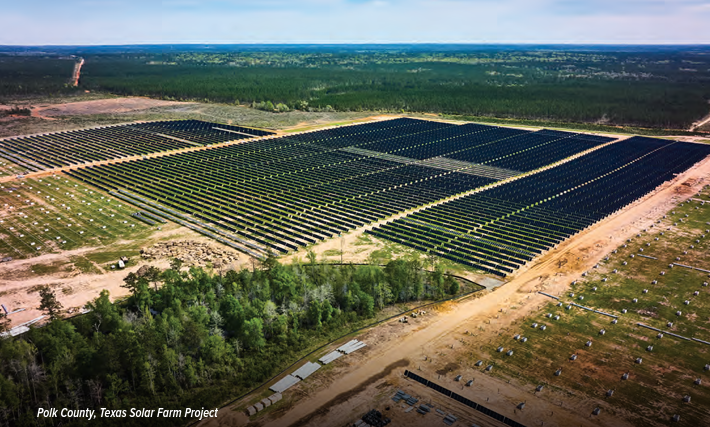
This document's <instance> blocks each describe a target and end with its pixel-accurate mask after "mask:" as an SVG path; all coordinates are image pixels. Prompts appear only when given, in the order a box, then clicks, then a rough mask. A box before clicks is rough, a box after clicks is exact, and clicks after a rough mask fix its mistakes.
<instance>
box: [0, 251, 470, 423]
mask: <svg viewBox="0 0 710 427" xmlns="http://www.w3.org/2000/svg"><path fill="white" fill-rule="evenodd" d="M309 260H310V261H309V262H308V263H306V264H293V265H281V264H280V263H279V262H278V261H277V260H276V259H275V258H274V257H269V258H267V259H266V260H265V261H263V263H262V264H261V266H260V267H259V268H257V269H255V270H254V271H249V270H241V271H228V272H226V273H225V274H216V273H214V272H212V271H210V270H205V269H201V268H194V267H193V268H190V269H185V268H181V265H180V264H181V263H180V262H179V261H178V260H175V261H173V263H172V265H171V268H170V269H167V270H165V271H160V270H158V269H157V268H154V267H153V268H150V269H147V271H143V272H142V273H141V274H140V275H137V274H134V273H130V274H129V275H128V276H127V277H126V279H125V287H127V288H128V289H129V290H130V297H129V298H127V299H126V300H124V301H122V302H121V303H117V304H112V303H111V302H110V300H109V294H108V292H107V291H104V292H102V293H101V295H100V296H99V297H98V298H96V299H95V300H94V301H93V302H91V303H90V304H88V305H87V308H89V309H90V310H91V311H90V312H89V313H87V314H84V315H81V316H78V317H75V318H72V319H62V318H61V317H60V316H59V315H58V313H59V312H60V311H59V309H60V307H59V305H58V303H57V301H56V298H55V296H54V294H53V292H52V290H51V289H50V288H48V287H44V288H42V289H41V290H40V294H41V296H42V306H41V307H42V308H43V309H45V310H46V312H47V313H48V314H49V315H50V316H51V318H52V320H51V321H50V322H49V323H47V324H46V325H44V326H43V327H41V328H32V329H31V330H30V331H29V332H28V333H26V334H24V335H22V336H18V337H15V338H0V402H2V403H1V404H0V425H12V426H57V425H60V423H61V425H62V426H69V425H84V424H88V422H86V420H83V419H78V418H77V419H61V418H44V417H39V418H38V417H37V410H38V408H69V409H85V408H89V409H96V410H97V412H98V410H99V409H100V408H107V409H111V410H121V409H127V410H129V409H130V408H134V407H135V408H148V409H150V408H158V407H162V408H168V409H184V408H186V407H189V408H201V407H204V408H210V409H213V408H216V407H219V406H220V404H221V403H223V402H225V401H226V400H228V399H229V398H232V397H235V396H237V395H239V394H241V393H243V392H245V391H248V390H250V389H251V388H252V387H254V386H256V385H258V384H260V383H262V382H263V381H265V380H266V379H268V378H270V377H271V376H273V375H274V374H276V373H278V372H280V370H282V369H283V368H284V367H286V366H288V365H289V364H290V363H292V362H294V361H295V360H296V359H298V357H300V356H302V355H303V354H305V353H307V352H308V351H310V350H312V349H314V348H316V347H318V346H319V345H321V344H324V343H327V342H329V341H330V340H332V339H334V338H337V337H339V336H341V335H343V334H345V333H348V332H350V331H352V330H354V329H357V328H359V327H361V326H362V325H364V324H367V323H369V322H371V320H367V319H371V318H373V317H374V316H376V313H377V312H378V311H379V310H381V309H383V308H385V307H386V306H387V305H390V304H406V303H408V302H411V301H417V300H420V299H430V300H436V299H441V298H443V297H445V296H448V295H455V294H458V293H459V292H463V291H464V289H460V287H459V286H460V285H459V282H458V281H457V280H455V279H453V278H452V277H451V276H449V275H447V274H445V273H444V272H443V271H442V269H441V268H440V267H435V269H434V270H433V271H426V270H423V269H422V265H421V263H420V261H418V260H394V261H390V262H389V263H388V264H387V265H386V266H384V267H380V266H376V265H358V266H353V265H344V266H331V265H322V264H316V263H315V256H314V255H312V254H311V256H310V258H309ZM415 305H416V303H410V307H412V306H415ZM0 320H2V319H0ZM185 421H186V420H182V419H174V418H152V419H151V420H150V423H151V425H155V426H158V425H180V424H182V423H184V422H185ZM94 422H95V421H94ZM144 424H145V419H141V418H116V419H110V418H107V419H101V420H100V424H99V425H122V426H123V425H144Z"/></svg>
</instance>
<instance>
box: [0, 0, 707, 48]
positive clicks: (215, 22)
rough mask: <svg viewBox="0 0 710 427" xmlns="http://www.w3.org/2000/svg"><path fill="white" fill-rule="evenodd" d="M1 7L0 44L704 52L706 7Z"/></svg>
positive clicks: (472, 1) (554, 0) (93, 1)
mask: <svg viewBox="0 0 710 427" xmlns="http://www.w3.org/2000/svg"><path fill="white" fill-rule="evenodd" d="M0 2H1V3H2V13H1V14H0V28H2V30H1V31H0V45H3V44H4V45H8V44H9V45H43V44H64V45H66V44H79V45H88V44H94V45H96V44H147V43H629V44H637V43H638V44H674V43H702V44H710V0H667V1H666V0H201V1H200V0H163V1H157V0H60V1H57V0H14V1H13V0H0Z"/></svg>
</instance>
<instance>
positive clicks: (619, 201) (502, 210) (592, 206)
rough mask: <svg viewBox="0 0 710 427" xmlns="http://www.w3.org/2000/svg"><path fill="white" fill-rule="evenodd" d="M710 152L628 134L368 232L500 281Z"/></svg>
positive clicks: (677, 143)
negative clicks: (593, 148)
mask: <svg viewBox="0 0 710 427" xmlns="http://www.w3.org/2000/svg"><path fill="white" fill-rule="evenodd" d="M709 154H710V146H707V145H702V144H693V143H684V142H676V141H668V140H661V139H652V138H644V137H633V138H630V139H627V140H624V141H620V142H616V143H614V144H611V145H608V146H606V147H603V148H600V149H599V150H596V151H594V152H592V153H589V154H587V155H585V156H583V157H580V158H577V159H575V160H572V161H569V162H567V163H564V164H562V165H560V166H557V167H554V168H551V169H547V170H545V171H543V172H539V173H537V174H534V175H531V176H528V177H525V178H521V179H519V180H516V181H513V182H510V183H508V184H506V185H502V186H498V187H496V188H493V189H490V190H487V191H484V192H481V193H477V194H472V195H468V196H466V197H462V198H460V199H457V200H453V201H450V202H447V203H443V204H440V205H438V206H435V207H433V208H429V209H425V210H422V211H420V212H417V213H415V214H412V215H409V216H407V217H404V218H400V219H397V220H395V221H392V222H389V223H387V224H385V225H383V226H381V227H378V228H375V229H373V230H372V231H369V233H371V234H373V235H375V236H378V237H383V238H386V239H388V240H391V241H394V242H397V243H401V244H403V245H406V246H409V247H412V248H415V249H419V250H422V251H426V252H428V253H431V254H434V255H438V256H441V257H444V258H447V259H451V260H453V261H456V262H460V263H463V264H467V265H470V266H472V267H475V268H478V269H481V270H483V271H486V272H489V273H493V274H496V275H499V276H505V275H506V274H508V273H511V272H512V271H514V270H515V269H517V268H519V267H520V266H521V265H523V264H525V263H527V262H528V261H530V260H532V259H533V258H534V257H535V256H537V255H538V254H540V253H542V252H543V251H545V250H548V249H550V248H553V247H554V246H555V245H557V244H558V243H560V242H562V241H563V240H565V239H567V238H569V237H570V236H572V235H573V234H575V233H577V232H579V231H581V230H583V229H585V228H587V227H589V226H590V225H592V224H594V223H596V222H597V221H599V220H601V219H603V218H605V217H606V216H608V215H610V214H612V213H614V212H617V211H618V210H620V209H622V208H624V207H625V206H627V205H628V204H630V203H632V202H634V201H635V200H637V199H639V198H640V197H642V196H644V195H645V194H647V193H649V192H650V191H652V190H653V189H655V188H656V187H657V186H659V185H660V184H662V183H663V182H665V181H668V180H670V179H672V178H673V176H674V174H677V173H681V172H683V171H685V170H687V169H688V168H690V167H691V166H692V165H694V164H695V163H697V162H698V161H700V160H702V159H703V158H705V157H706V156H707V155H709Z"/></svg>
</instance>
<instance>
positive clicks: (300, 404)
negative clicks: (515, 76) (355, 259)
mask: <svg viewBox="0 0 710 427" xmlns="http://www.w3.org/2000/svg"><path fill="white" fill-rule="evenodd" d="M709 178H710V158H707V159H705V160H704V161H703V162H701V163H699V164H697V165H696V166H694V167H693V168H692V169H690V170H688V171H686V172H685V173H683V174H682V175H680V176H679V177H677V178H676V179H675V180H674V181H672V182H670V183H666V184H663V185H662V186H661V187H659V189H657V190H656V191H655V192H654V193H652V194H650V195H647V196H646V197H644V198H643V199H641V200H639V201H637V202H636V203H634V204H633V205H632V206H630V207H629V208H627V209H626V210H624V211H622V212H621V213H619V214H616V215H614V216H611V217H609V218H607V219H606V220H604V221H602V222H600V223H598V224H596V225H595V226H593V227H591V228H589V229H587V230H585V231H583V232H581V233H579V234H578V235H576V236H573V237H572V238H571V239H569V240H567V241H565V242H563V243H562V244H560V245H559V247H558V248H557V249H554V250H552V251H550V252H548V253H546V254H544V255H543V256H541V257H540V258H538V259H536V260H534V261H533V263H531V264H530V266H529V267H527V268H524V269H521V271H519V272H518V273H517V274H516V275H515V276H514V277H512V279H511V281H510V282H509V283H508V284H506V285H504V286H503V287H501V288H498V289H496V290H495V291H494V292H491V293H489V294H487V295H485V296H484V297H482V298H479V299H470V300H465V301H463V302H461V303H459V304H456V305H455V306H454V307H453V308H452V310H451V311H449V312H448V313H444V314H440V315H438V316H436V317H433V319H432V320H431V323H430V324H429V325H428V326H426V327H422V328H420V329H418V330H416V331H412V332H411V333H410V334H408V335H406V336H403V337H400V338H398V339H393V340H390V341H385V342H379V343H376V344H373V345H371V346H370V348H369V351H368V352H367V353H366V356H367V357H365V358H363V359H362V360H360V361H359V363H357V364H350V367H349V369H348V370H347V371H345V372H343V373H342V374H340V375H339V376H338V377H337V380H334V381H331V382H330V384H327V385H324V386H323V387H320V388H319V389H318V390H314V391H313V392H312V393H310V394H308V395H307V396H304V397H303V398H301V399H298V401H297V402H296V403H295V404H294V405H293V406H292V407H291V408H290V409H289V410H287V411H285V412H282V413H279V416H278V418H275V419H270V418H268V419H265V420H261V421H260V422H259V425H264V426H270V427H271V426H274V427H288V426H294V425H297V426H301V425H314V426H336V425H345V424H346V423H348V422H352V421H354V420H355V419H356V418H357V417H358V416H360V415H362V414H361V413H360V414H359V415H358V413H354V412H352V406H353V405H352V404H349V403H348V402H349V401H350V400H349V401H348V402H338V404H337V405H336V406H335V407H333V408H328V402H330V401H331V399H332V398H333V397H334V396H338V395H341V394H342V393H346V392H347V391H348V390H351V389H353V388H356V387H358V385H360V384H362V383H365V382H367V381H368V379H370V378H372V377H373V376H376V375H378V373H380V372H381V371H382V370H383V368H384V367H387V366H389V365H391V364H393V363H396V362H398V361H400V360H402V359H403V358H406V359H408V360H409V361H410V362H411V363H410V365H409V368H410V369H416V368H417V365H418V364H419V363H421V361H422V360H423V359H424V356H425V355H427V356H430V357H433V358H434V359H435V362H434V363H438V366H443V364H445V363H446V362H447V361H449V360H454V359H455V358H456V352H455V350H454V351H451V350H449V349H450V346H451V345H454V346H455V347H456V344H455V343H456V342H457V337H458V336H459V335H457V334H463V332H464V331H465V330H468V329H471V330H474V328H475V327H476V326H477V325H484V324H485V325H487V329H486V331H485V332H484V333H479V334H478V335H477V337H476V338H475V341H478V342H481V344H484V343H487V342H488V341H489V339H492V338H494V337H497V336H498V334H499V333H500V332H501V331H502V330H503V329H504V328H508V327H510V326H511V325H512V324H514V323H515V322H517V321H519V320H520V319H522V318H523V317H525V316H526V315H528V314H530V313H531V312H533V311H535V310H536V309H537V307H538V306H539V305H540V304H543V303H544V302H546V299H545V297H543V296H542V295H539V294H537V293H536V292H537V291H539V290H544V291H546V292H549V293H552V294H557V293H559V292H562V291H564V290H565V289H566V288H567V287H568V286H569V283H570V282H571V281H572V280H574V279H575V278H577V277H579V276H580V275H581V273H583V272H584V271H586V270H587V269H590V268H591V267H592V266H593V265H594V264H596V263H597V262H598V261H599V260H601V259H602V258H603V257H604V255H605V254H607V253H608V252H609V251H611V250H612V249H613V248H615V247H617V246H619V245H620V244H622V243H623V242H624V240H625V239H627V238H628V237H630V236H631V235H633V234H635V233H637V232H638V231H640V230H641V229H643V228H646V227H648V226H650V225H651V224H652V223H653V222H654V221H655V220H656V219H657V218H659V217H661V216H662V215H663V213H664V212H665V211H667V210H668V209H670V208H671V207H672V206H674V205H675V204H677V203H678V202H680V201H681V200H684V199H687V198H689V197H691V196H692V194H694V193H695V192H697V191H698V190H699V189H700V188H702V186H703V185H704V184H707V183H708V182H709ZM562 260H566V263H565V264H564V265H562V266H561V267H560V261H562ZM511 305H516V306H517V309H516V310H511V311H508V310H506V308H507V307H510V306H511ZM501 308H503V313H501V312H500V310H501ZM387 327H388V326H387V325H383V326H379V327H377V328H375V329H373V333H376V332H375V331H378V330H381V329H382V328H387ZM363 340H364V341H366V342H367V338H365V339H363ZM424 343H426V346H424V347H423V344H424ZM441 359H443V360H441ZM402 372H403V368H400V369H395V370H393V372H392V373H391V374H389V375H388V376H387V380H388V381H390V382H396V381H397V379H396V378H397V377H401V374H402ZM430 379H436V378H430ZM309 380H310V379H309ZM307 381H308V380H307ZM481 385H483V387H482V388H480V389H479V391H480V396H479V397H478V398H479V401H480V398H483V400H484V402H482V403H485V397H484V396H485V395H486V394H489V395H490V394H491V390H493V389H495V388H498V389H500V391H499V393H500V394H503V395H504V396H507V398H501V399H499V401H500V402H498V403H495V402H491V403H490V404H489V406H490V407H491V408H492V409H494V410H497V411H499V412H501V413H503V414H504V415H506V416H511V417H513V416H514V413H513V409H514V406H511V405H510V402H514V401H516V400H517V401H523V400H526V399H529V398H530V395H529V393H527V392H522V391H520V389H519V388H517V387H515V386H514V385H509V384H507V383H504V382H503V381H500V380H498V379H495V378H493V377H487V381H485V382H484V381H482V382H481V383H479V387H480V386H481ZM367 390H368V389H366V390H365V391H363V393H367ZM286 393H289V392H288V391H287V392H286ZM370 393H373V391H372V390H370ZM373 398H374V395H370V396H364V397H363V396H359V397H358V396H357V395H356V396H352V397H351V400H352V399H355V400H362V399H364V400H368V399H369V400H373ZM251 400H255V399H254V398H252V399H251ZM251 400H249V399H248V398H247V399H244V401H243V402H238V403H237V405H239V404H242V405H243V404H244V403H247V402H250V401H251ZM505 402H507V403H505ZM591 404H592V403H589V402H585V400H584V398H583V397H577V398H568V399H566V401H565V402H564V404H563V405H562V406H560V401H556V402H555V401H548V400H542V399H540V400H539V401H536V402H535V403H534V404H531V405H530V408H529V410H528V408H526V416H529V417H530V418H531V419H532V418H537V419H540V420H544V425H545V426H560V427H563V426H567V425H583V426H587V425H589V426H591V425H607V426H614V427H617V426H620V425H625V423H623V422H622V421H621V420H619V419H616V418H612V417H606V416H605V415H604V413H602V415H600V416H599V417H596V418H595V419H594V420H591V419H587V418H586V416H580V415H579V414H580V413H586V412H587V409H588V407H589V405H591ZM336 408H337V410H336ZM349 408H350V409H351V410H348V409H349ZM582 408H584V409H583V410H584V412H580V410H582ZM329 409H330V410H329ZM470 412H474V411H470ZM314 413H316V415H312V414H314ZM551 413H553V414H554V415H546V414H551ZM299 420H304V421H305V422H299ZM246 422H247V418H246V416H245V415H244V414H243V413H242V412H241V411H233V410H226V409H225V410H221V411H220V417H219V418H217V419H212V420H209V421H208V422H203V423H202V424H201V425H204V426H228V425H245V423H246ZM427 422H428V421H427Z"/></svg>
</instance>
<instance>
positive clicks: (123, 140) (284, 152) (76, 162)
mask: <svg viewBox="0 0 710 427" xmlns="http://www.w3.org/2000/svg"><path fill="white" fill-rule="evenodd" d="M196 147H197V148H196ZM155 153H160V154H159V155H155ZM148 154H153V155H150V156H147V155H148ZM708 154H710V146H705V145H701V144H694V143H686V142H677V141H671V140H662V139H652V138H645V137H631V138H628V139H621V140H615V139H614V138H609V137H602V136H597V135H586V134H577V133H570V132H561V131H552V130H541V131H528V130H521V129H511V128H503V127H497V126H485V125H479V124H464V125H455V124H449V123H441V122H435V121H426V120H416V119H409V118H398V119H391V120H383V121H377V122H369V123H365V124H359V125H351V126H342V127H337V128H331V129H325V130H319V131H313V132H305V133H299V134H292V135H287V136H280V137H276V136H274V135H272V134H271V133H270V132H266V131H260V130H256V129H249V128H243V127H238V126H228V125H221V124H213V123H206V122H198V121H173V122H153V123H140V124H134V125H124V126H113V127H106V128H99V129H90V130H85V131H73V132H63V133H59V134H47V135H41V136H33V137H24V138H12V139H6V140H2V141H0V156H2V157H4V158H5V159H7V160H9V161H11V162H14V163H16V164H18V165H21V166H23V167H26V168H27V169H28V170H30V171H41V170H57V169H54V168H63V169H62V170H63V171H65V172H68V173H69V174H70V175H71V176H73V177H76V178H78V179H80V180H83V181H86V182H87V183H89V184H92V185H94V186H97V187H99V188H101V189H103V190H105V191H106V192H110V193H111V194H112V195H113V196H115V197H116V198H119V199H121V200H123V201H125V202H128V203H131V204H133V205H135V206H138V207H140V208H141V209H142V210H143V211H144V212H146V213H147V214H148V215H151V216H158V217H162V218H166V219H168V220H171V221H174V222H177V223H179V224H182V225H185V226H187V227H190V228H193V229H196V230H198V231H200V232H202V233H203V234H206V235H208V236H210V237H212V238H215V239H217V240H219V241H221V242H223V243H226V244H229V245H230V246H232V247H235V248H238V249H239V250H241V251H242V252H245V253H248V254H250V255H252V256H256V257H262V256H264V255H265V254H267V253H268V252H269V251H272V252H274V253H276V254H285V253H288V252H291V251H295V250H298V249H299V248H300V247H304V246H306V245H310V244H314V243H317V242H319V241H322V240H325V239H329V238H332V237H334V236H337V235H339V234H341V233H345V232H348V231H352V230H355V229H358V228H362V227H366V226H371V225H373V224H374V225H375V226H374V228H372V229H368V230H367V232H368V233H371V234H372V235H374V236H377V237H380V238H384V239H386V240H389V241H392V242H396V243H399V244H402V245H405V246H408V247H411V248H414V249H418V250H421V251H424V252H427V253H429V254H431V255H435V256H439V257H443V258H447V259H449V260H452V261H455V262H458V263H462V264H466V265H468V266H470V267H474V268H477V269H480V270H482V271H484V272H487V273H492V274H495V275H499V276H505V275H506V274H509V273H512V272H513V271H515V270H516V269H517V268H519V267H520V266H522V265H524V264H525V263H527V262H529V261H530V260H532V259H533V258H534V257H535V256H537V255H539V254H541V253H542V252H544V251H546V250H548V249H550V248H553V247H555V245H557V244H559V243H560V242H562V241H563V240H565V239H567V238H568V237H570V236H572V235H574V234H575V233H578V232H579V231H581V230H583V229H585V228H587V227H589V226H590V225H592V224H594V223H596V222H597V221H599V220H601V219H603V218H605V217H606V216H608V215H610V214H613V213H614V212H617V211H618V210H620V209H622V208H624V207H625V206H627V205H628V204H630V203H632V202H634V201H635V200H637V199H639V198H640V197H642V196H644V195H645V194H648V193H649V192H651V191H652V190H654V189H655V188H656V187H658V186H659V185H660V184H662V183H663V182H665V181H668V180H669V179H672V178H673V176H674V175H675V174H678V173H681V172H684V171H685V170H687V169H688V168H690V167H691V166H693V165H694V164H695V163H697V162H699V161H700V160H702V159H703V158H705V157H706V156H707V155H708ZM101 161H103V162H101ZM395 216H397V218H393V217H395ZM384 221H387V222H384ZM375 223H377V224H375Z"/></svg>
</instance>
